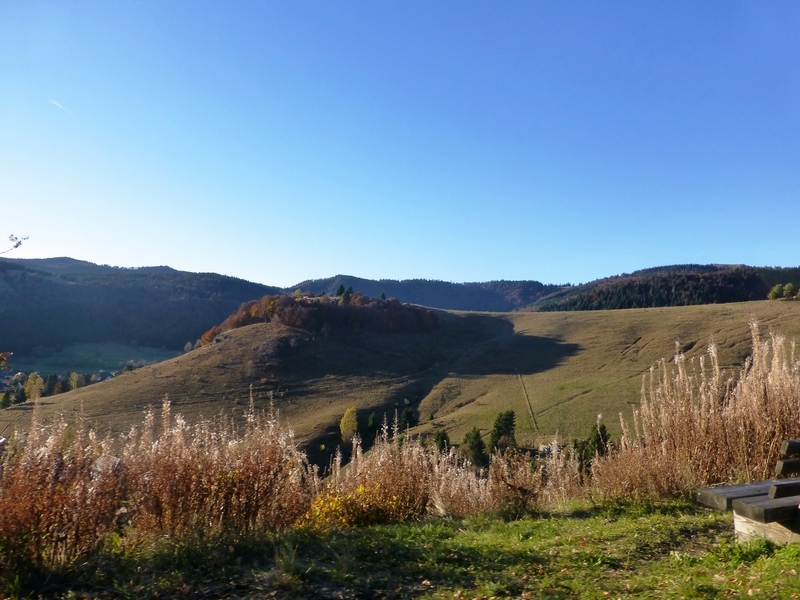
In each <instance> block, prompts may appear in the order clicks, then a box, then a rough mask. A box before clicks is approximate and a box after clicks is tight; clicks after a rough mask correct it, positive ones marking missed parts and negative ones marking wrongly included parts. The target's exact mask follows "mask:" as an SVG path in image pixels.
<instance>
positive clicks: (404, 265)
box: [0, 0, 800, 286]
mask: <svg viewBox="0 0 800 600" xmlns="http://www.w3.org/2000/svg"><path fill="white" fill-rule="evenodd" d="M798 40H800V3H792V2H766V1H758V2H733V1H731V2H722V1H714V2H678V1H675V2H641V1H631V2H614V1H610V2H554V1H552V2H540V1H532V0H531V1H525V2H488V1H486V2H472V1H459V2H455V1H440V2H431V1H425V2H417V1H413V0H404V1H402V2H401V1H394V2H375V1H370V2H359V1H347V2H345V1H334V2H331V1H324V2H323V1H319V2H289V1H286V2H261V1H259V2H255V1H254V2H236V1H232V2H208V1H202V0H201V1H197V0H192V1H191V2H190V1H178V0H175V1H169V2H149V3H145V2H125V1H115V2H108V3H97V2H82V1H75V0H70V1H63V2H59V1H50V2H47V1H43V2H23V1H15V0H12V1H9V2H3V3H1V4H0V215H1V216H0V236H2V237H3V238H5V237H7V236H8V235H9V234H12V233H13V234H16V235H18V236H22V235H27V236H29V238H30V239H29V240H28V241H26V243H25V244H24V245H23V246H22V247H20V248H19V249H17V250H15V251H14V252H13V253H10V254H7V255H6V256H9V257H20V258H23V257H49V256H72V257H74V258H79V259H84V260H89V261H92V262H97V263H105V264H112V265H119V266H126V267H135V266H146V265H163V264H166V265H170V266H172V267H174V268H177V269H183V270H189V271H213V272H217V273H224V274H227V275H233V276H237V277H242V278H245V279H249V280H252V281H258V282H261V283H266V284H271V285H282V286H290V285H292V284H294V283H297V282H299V281H302V280H305V279H311V278H319V277H328V276H332V275H335V274H339V273H344V274H350V275H356V276H360V277H368V278H376V279H377V278H390V279H407V278H427V279H442V280H446V281H457V282H460V281H487V280H494V279H536V280H539V281H543V282H545V283H566V282H572V283H576V282H585V281H589V280H592V279H596V278H599V277H604V276H608V275H615V274H619V273H624V272H630V271H633V270H636V269H639V268H646V267H652V266H658V265H665V264H675V263H746V264H751V265H774V266H796V265H798V264H800V260H798V258H797V256H798V252H797V247H798V245H797V244H798V243H797V239H796V237H795V235H796V230H797V227H798V224H799V223H800V201H798V200H799V199H800V52H799V51H798Z"/></svg>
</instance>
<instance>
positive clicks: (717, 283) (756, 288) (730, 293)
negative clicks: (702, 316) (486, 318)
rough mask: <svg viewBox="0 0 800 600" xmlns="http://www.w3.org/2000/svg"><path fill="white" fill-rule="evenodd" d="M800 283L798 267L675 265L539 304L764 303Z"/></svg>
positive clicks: (571, 290) (568, 290)
mask: <svg viewBox="0 0 800 600" xmlns="http://www.w3.org/2000/svg"><path fill="white" fill-rule="evenodd" d="M797 282H800V269H798V268H770V267H748V266H745V265H673V266H666V267H654V268H650V269H644V270H641V271H635V272H634V273H631V274H624V275H618V276H615V277H608V278H604V279H598V280H596V281H592V282H590V283H587V284H584V285H580V286H571V287H565V288H563V289H561V290H559V291H558V292H555V293H553V294H551V295H549V296H546V297H544V298H542V299H540V300H538V301H536V302H535V303H534V304H533V305H532V306H531V307H530V309H532V310H540V311H564V310H615V309H625V308H656V307H668V306H692V305H698V304H724V303H728V302H747V301H751V300H764V299H765V298H766V297H767V294H768V293H769V290H770V288H771V287H772V286H774V285H776V284H785V283H793V284H794V285H795V287H796V286H797Z"/></svg>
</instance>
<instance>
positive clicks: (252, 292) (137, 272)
mask: <svg viewBox="0 0 800 600" xmlns="http://www.w3.org/2000/svg"><path fill="white" fill-rule="evenodd" d="M279 291H280V290H279V289H278V288H272V287H269V286H264V285H259V284H255V283H250V282H248V281H244V280H241V279H235V278H233V277H224V276H222V275H215V274H212V273H186V272H182V271H176V270H174V269H170V268H169V267H145V268H141V269H121V268H116V267H109V266H106V265H102V266H101V265H95V264H92V263H88V262H85V261H77V260H74V259H71V258H55V259H41V260H39V259H13V260H12V259H0V332H2V340H0V341H1V342H2V344H3V348H7V349H9V350H13V351H14V352H15V353H17V354H22V355H25V354H29V353H30V352H31V351H32V350H33V349H34V348H36V347H37V346H46V347H51V348H52V347H55V346H68V345H71V344H75V343H81V342H114V343H119V344H132V345H143V346H152V347H155V348H170V349H181V348H182V347H183V346H184V345H185V344H186V343H187V342H192V343H194V342H195V341H196V340H197V339H198V338H199V337H200V336H201V335H202V334H203V332H204V331H206V330H207V329H208V328H209V327H211V326H212V325H215V324H217V323H219V322H220V321H222V320H223V319H224V318H225V317H227V316H228V315H229V314H230V313H231V312H233V311H234V310H236V309H237V308H238V307H239V305H240V304H241V303H243V302H246V301H247V300H251V299H253V298H257V297H260V296H263V295H264V294H269V293H276V292H279Z"/></svg>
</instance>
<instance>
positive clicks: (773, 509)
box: [733, 496, 800, 523]
mask: <svg viewBox="0 0 800 600" xmlns="http://www.w3.org/2000/svg"><path fill="white" fill-rule="evenodd" d="M798 504H800V496H789V497H788V498H770V497H769V496H756V497H754V498H739V499H737V500H734V501H733V512H734V514H739V515H742V516H743V517H747V518H748V519H752V520H753V521H758V522H759V523H774V522H776V521H790V520H792V519H794V518H795V517H796V516H797V514H798V509H797V506H798Z"/></svg>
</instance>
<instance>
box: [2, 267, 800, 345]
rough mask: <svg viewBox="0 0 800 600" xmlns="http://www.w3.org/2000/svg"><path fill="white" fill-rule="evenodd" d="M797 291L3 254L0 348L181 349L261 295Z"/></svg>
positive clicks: (743, 275)
mask: <svg viewBox="0 0 800 600" xmlns="http://www.w3.org/2000/svg"><path fill="white" fill-rule="evenodd" d="M787 283H793V284H794V286H795V288H800V268H767V267H748V266H744V265H673V266H665V267H655V268H651V269H644V270H641V271H636V272H634V273H631V274H624V275H619V276H615V277H608V278H604V279H599V280H596V281H593V282H590V283H587V284H583V285H579V286H572V285H553V284H543V283H540V282H538V281H490V282H484V283H451V282H445V281H431V280H424V279H413V280H405V281H397V280H389V279H383V280H378V281H376V280H370V279H362V278H357V277H351V276H347V275H337V276H335V277H331V278H327V279H317V280H309V281H303V282H301V283H298V284H296V285H294V286H291V287H289V288H279V287H274V286H267V285H262V284H257V283H252V282H249V281H245V280H243V279H237V278H234V277H227V276H223V275H217V274H214V273H189V272H184V271H178V270H175V269H172V268H170V267H166V266H159V267H142V268H137V269H127V268H120V267H112V266H108V265H96V264H93V263H90V262H86V261H80V260H75V259H72V258H66V257H61V258H48V259H7V258H0V344H2V348H3V349H6V350H10V351H13V352H15V353H17V354H19V355H25V354H28V353H30V352H32V351H33V349H34V348H36V347H49V348H54V347H57V346H68V345H70V344H74V343H80V342H115V343H121V344H130V345H141V346H152V347H155V348H168V349H172V350H180V349H182V348H183V347H184V345H185V344H186V343H187V342H191V343H194V342H196V341H197V340H198V339H199V338H200V337H201V336H202V335H203V333H204V332H206V331H208V330H209V328H210V327H213V326H215V325H219V324H220V323H222V321H223V320H225V319H226V318H227V317H228V316H229V315H231V314H233V313H234V312H235V311H237V309H239V307H240V306H241V305H242V304H244V303H246V302H249V301H252V300H256V299H258V298H262V297H263V296H265V295H275V294H284V293H292V292H295V291H296V290H298V289H299V290H301V291H303V292H310V293H313V294H317V295H319V294H322V293H325V294H327V295H335V293H336V291H337V290H338V289H339V288H340V287H342V288H344V289H347V288H352V290H353V291H355V292H358V293H361V294H363V295H365V296H372V297H380V296H381V295H384V296H385V297H387V298H396V299H397V300H398V301H400V302H402V303H412V304H419V305H423V306H427V307H431V308H441V309H446V310H464V311H485V312H513V311H520V310H533V311H537V310H539V311H552V310H598V309H619V308H647V307H659V306H662V307H665V306H686V305H692V304H711V303H722V302H738V301H745V300H761V299H766V297H767V294H768V292H769V290H770V288H771V287H772V286H774V285H776V284H787Z"/></svg>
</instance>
